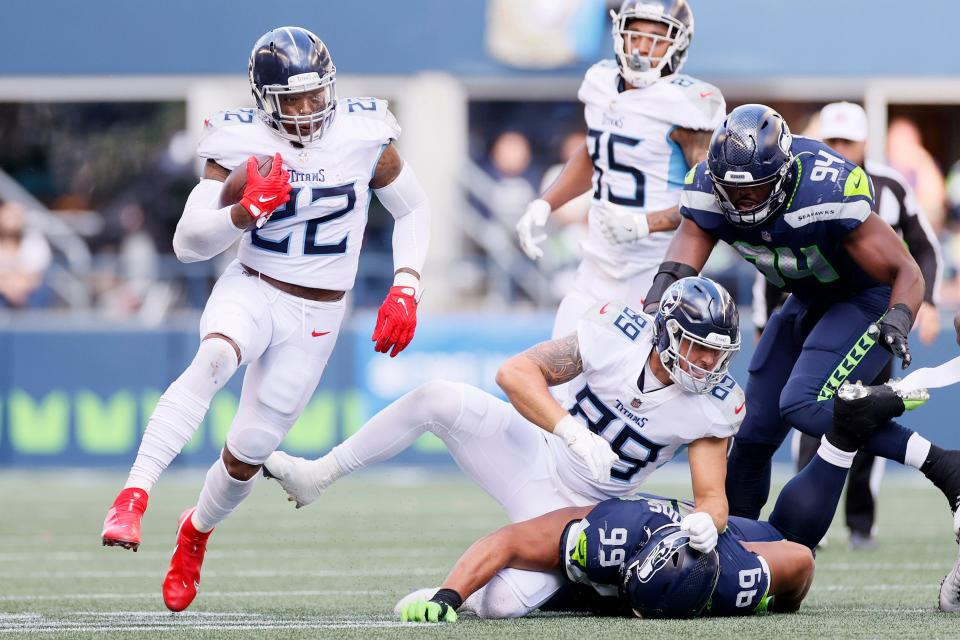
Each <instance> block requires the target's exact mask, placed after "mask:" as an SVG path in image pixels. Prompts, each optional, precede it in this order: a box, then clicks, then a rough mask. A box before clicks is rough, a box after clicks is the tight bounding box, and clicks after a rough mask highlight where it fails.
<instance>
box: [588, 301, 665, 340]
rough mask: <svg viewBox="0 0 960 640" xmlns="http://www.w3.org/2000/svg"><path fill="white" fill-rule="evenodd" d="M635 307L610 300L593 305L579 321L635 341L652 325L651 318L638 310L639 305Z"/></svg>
mask: <svg viewBox="0 0 960 640" xmlns="http://www.w3.org/2000/svg"><path fill="white" fill-rule="evenodd" d="M637 307H638V308H637V309H634V308H632V307H630V306H628V305H626V304H624V303H623V302H620V301H619V300H611V301H609V302H604V303H602V304H597V305H594V306H593V308H591V309H590V310H589V311H588V312H587V313H585V314H584V316H583V318H582V319H581V320H580V322H581V324H582V323H584V322H586V323H590V324H592V325H596V326H599V327H603V329H604V330H605V331H607V332H609V333H612V334H614V335H617V336H619V337H621V338H622V339H623V340H626V341H627V342H636V341H637V340H638V339H639V337H640V336H641V335H642V334H644V333H646V332H648V331H650V330H651V329H652V327H653V318H651V317H650V316H648V315H647V314H645V313H644V312H643V311H642V310H640V309H639V305H637Z"/></svg>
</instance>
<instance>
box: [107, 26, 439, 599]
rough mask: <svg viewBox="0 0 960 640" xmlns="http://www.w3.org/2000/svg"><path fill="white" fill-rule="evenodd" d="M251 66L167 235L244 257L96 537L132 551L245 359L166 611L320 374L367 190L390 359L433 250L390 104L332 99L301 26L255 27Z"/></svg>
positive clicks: (326, 64)
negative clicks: (376, 226)
mask: <svg viewBox="0 0 960 640" xmlns="http://www.w3.org/2000/svg"><path fill="white" fill-rule="evenodd" d="M249 73H250V84H251V89H252V91H253V95H254V98H255V100H256V105H257V107H256V108H255V109H239V110H234V111H225V112H221V113H218V114H216V115H214V116H212V117H211V118H210V119H208V121H207V123H206V131H205V132H204V135H203V138H202V140H201V141H200V145H199V154H200V156H201V157H202V158H205V159H206V165H205V166H204V170H203V177H202V179H201V180H200V182H199V184H198V185H197V186H196V187H194V189H193V191H192V192H191V194H190V196H189V198H188V200H187V203H186V206H185V208H184V212H183V217H182V218H181V220H180V223H179V224H178V225H177V230H176V234H175V235H174V239H173V246H174V250H175V252H176V254H177V257H178V258H180V260H182V261H184V262H193V261H198V260H208V259H210V258H212V257H214V256H216V255H218V254H219V253H221V252H222V251H224V250H226V249H227V248H228V247H230V246H231V245H232V244H233V243H234V242H236V241H237V240H239V241H240V246H239V251H238V255H237V259H236V260H234V261H233V262H232V263H231V264H230V266H229V267H228V268H227V270H226V271H225V272H224V274H223V275H222V276H221V277H220V279H219V280H218V281H217V284H216V286H215V287H214V289H213V292H212V293H211V295H210V299H209V300H208V301H207V305H206V308H205V309H204V312H203V316H202V318H201V320H200V336H201V338H202V340H201V342H200V347H199V349H198V351H197V354H196V357H195V358H194V360H193V362H192V363H191V364H190V365H189V366H188V367H187V369H186V371H184V372H183V374H182V375H181V376H180V377H179V378H177V380H175V381H174V382H173V383H172V384H171V385H170V387H169V388H168V389H167V390H166V392H165V393H164V394H163V395H162V396H161V397H160V400H159V402H158V403H157V407H156V409H155V410H154V412H153V414H152V415H151V417H150V419H149V421H148V423H147V428H146V432H145V433H144V435H143V440H142V442H141V445H140V450H139V452H138V454H137V458H136V461H135V462H134V464H133V467H132V469H131V471H130V476H129V479H128V481H127V484H126V486H125V488H124V489H123V491H121V492H120V495H119V496H117V499H116V501H115V502H114V504H113V506H112V507H111V508H110V510H109V512H108V514H107V518H106V521H105V522H104V529H103V534H102V539H103V544H105V545H115V546H122V547H125V548H128V549H133V550H136V549H137V546H138V545H139V544H140V521H141V518H142V516H143V512H144V510H145V509H146V507H147V497H148V495H149V492H150V491H151V489H152V488H153V485H154V483H156V482H157V480H158V478H159V476H160V474H161V473H162V472H163V471H164V469H166V468H167V466H168V465H169V464H170V462H171V461H172V460H173V458H174V457H176V456H177V454H179V453H180V451H181V449H182V448H183V447H184V445H186V443H187V442H188V441H189V440H190V438H191V436H193V434H194V432H195V431H196V430H197V427H198V426H199V425H200V422H201V421H202V420H203V418H204V416H205V415H206V413H207V410H208V408H209V406H210V401H211V399H212V398H213V396H214V394H216V393H217V391H219V390H220V389H222V388H223V386H224V385H225V384H226V383H227V381H228V380H229V379H230V378H231V376H232V375H233V374H234V372H235V371H236V370H237V368H238V367H239V366H240V365H243V364H246V365H248V366H247V371H246V375H245V377H244V383H243V391H242V393H241V396H240V403H239V408H238V410H237V413H236V416H235V417H234V419H233V423H232V424H231V427H230V431H229V433H228V435H227V439H226V444H225V445H224V447H223V452H222V455H221V457H220V458H218V459H217V461H216V462H214V464H213V466H212V467H211V468H210V470H209V472H208V473H207V476H206V480H205V482H204V484H203V489H202V490H201V492H200V497H199V500H198V501H197V505H196V506H195V507H192V508H190V509H188V510H187V511H185V512H184V513H183V515H182V516H181V517H180V525H179V529H178V531H177V541H176V547H175V550H174V554H173V558H172V560H171V562H170V570H169V572H168V573H167V577H166V579H165V581H164V583H163V598H164V602H165V603H166V605H167V607H169V608H170V609H171V610H173V611H180V610H183V609H185V608H186V607H187V606H189V604H190V603H191V601H192V600H193V599H194V597H195V596H196V594H197V587H198V585H199V582H200V567H201V564H202V562H203V555H204V549H205V546H206V544H207V539H208V538H209V536H210V533H211V531H212V530H213V528H214V526H216V525H217V523H219V522H221V521H222V520H224V519H225V518H226V517H227V516H229V515H230V513H231V512H233V510H234V509H235V508H236V507H237V506H238V505H239V504H240V502H242V501H243V499H244V498H246V496H247V495H249V493H250V491H251V490H252V489H253V485H254V482H255V481H256V477H257V475H258V471H259V469H260V467H261V465H262V464H263V462H264V461H265V460H266V459H267V456H269V455H270V454H271V453H272V452H273V451H274V449H275V448H276V447H277V445H278V444H279V443H280V441H281V440H283V438H284V436H285V435H286V433H287V431H289V430H290V428H291V427H292V426H293V424H294V422H296V420H297V418H298V417H299V416H300V413H301V412H302V411H303V408H304V406H305V405H306V404H307V402H308V400H309V399H310V397H311V395H312V394H313V392H314V389H315V388H316V386H317V384H318V383H319V381H320V376H321V374H322V373H323V369H324V366H325V365H326V363H327V360H328V358H329V357H330V354H331V352H332V350H333V346H334V344H335V343H336V339H337V335H338V333H339V331H340V325H341V321H342V319H343V315H344V309H345V303H344V295H345V293H346V292H347V291H348V290H350V289H351V288H352V287H353V284H354V279H355V276H356V271H357V260H358V255H359V252H360V245H361V241H362V238H363V230H364V226H365V225H366V220H367V215H366V211H367V205H368V203H369V200H370V197H371V194H370V190H371V189H373V190H374V191H375V192H376V194H377V197H378V198H379V200H380V202H382V203H383V205H384V206H385V207H386V208H387V210H389V211H390V213H391V214H392V215H393V216H394V218H395V223H394V231H393V247H394V265H395V268H396V271H395V276H394V286H393V287H392V288H391V289H390V291H389V294H388V295H387V298H386V300H385V301H384V303H383V305H382V306H381V308H380V312H379V315H378V317H377V323H376V328H375V330H374V333H373V340H374V341H375V342H376V345H375V348H376V350H377V351H380V352H383V353H386V352H388V351H390V355H391V356H395V355H397V353H399V352H400V351H402V350H403V349H404V348H405V347H406V346H407V344H408V343H409V342H410V340H411V339H412V338H413V333H414V329H415V327H416V309H417V300H418V298H419V281H420V271H421V269H422V266H423V263H424V259H425V256H426V250H427V238H428V233H429V223H430V210H429V206H428V203H427V198H426V195H425V194H424V192H423V189H422V188H421V187H420V184H419V182H418V181H417V178H416V177H415V175H414V173H413V170H412V169H411V168H410V167H409V165H407V164H405V163H404V162H403V160H402V159H401V158H400V156H399V155H398V153H397V151H396V149H395V148H394V146H393V142H394V140H396V138H397V136H399V134H400V127H399V126H398V125H397V122H396V120H395V119H394V117H393V115H392V114H391V113H390V111H388V109H387V104H386V102H384V101H383V100H377V99H375V98H354V99H348V100H345V101H338V100H337V97H336V91H335V81H336V68H335V67H334V65H333V60H332V59H331V57H330V52H329V51H328V50H327V47H326V46H325V45H324V44H323V42H321V41H320V39H319V38H317V36H316V35H314V34H313V33H311V32H310V31H307V30H306V29H302V28H299V27H283V28H278V29H274V30H272V31H269V32H267V33H266V34H264V35H263V36H262V37H261V38H260V39H259V40H258V41H257V42H256V44H255V45H254V48H253V52H252V54H251V56H250V65H249ZM252 156H268V157H272V158H273V162H272V167H271V168H270V170H269V172H268V174H267V175H265V176H262V175H261V172H260V170H259V167H258V164H265V162H264V163H258V160H257V159H256V158H255V157H252ZM238 168H239V169H238ZM235 169H238V170H239V171H245V173H246V184H245V186H244V187H243V193H242V197H240V198H238V199H239V200H240V201H239V203H233V202H227V203H225V202H223V201H222V199H223V196H224V195H226V194H225V193H222V191H226V190H225V189H224V181H225V180H227V178H228V176H230V175H231V171H232V170H235ZM233 177H234V178H236V177H238V176H233ZM230 182H231V183H232V182H233V180H232V179H231V180H230ZM227 186H228V187H229V186H230V185H229V184H228V185H227Z"/></svg>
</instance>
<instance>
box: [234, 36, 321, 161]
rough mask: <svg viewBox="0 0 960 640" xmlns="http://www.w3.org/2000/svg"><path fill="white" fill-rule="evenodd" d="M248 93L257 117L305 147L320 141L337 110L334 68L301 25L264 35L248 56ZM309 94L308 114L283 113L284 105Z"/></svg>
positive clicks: (317, 43) (319, 42) (316, 39)
mask: <svg viewBox="0 0 960 640" xmlns="http://www.w3.org/2000/svg"><path fill="white" fill-rule="evenodd" d="M249 72H250V90H251V91H252V92H253V99H254V100H255V101H256V103H257V109H258V110H259V113H260V117H261V118H262V119H263V121H264V122H266V123H267V124H268V125H269V126H270V127H272V128H273V129H275V130H276V131H277V133H279V134H280V135H281V136H283V137H284V138H286V139H287V140H291V141H293V142H297V143H300V144H304V143H307V142H313V141H314V140H318V139H320V136H322V135H323V133H324V132H325V131H326V130H327V129H328V128H329V127H330V123H331V122H333V117H334V115H335V114H336V109H337V92H336V76H337V68H336V67H335V66H333V58H331V57H330V51H328V50H327V45H325V44H323V42H322V41H321V40H320V38H318V37H317V36H316V35H314V34H313V33H311V32H310V31H307V30H306V29H303V28H301V27H279V28H277V29H273V30H271V31H268V32H267V33H265V34H263V35H262V36H261V37H260V39H259V40H257V42H256V44H254V45H253V52H252V53H251V54H250V66H249ZM300 94H309V95H310V102H309V104H310V105H311V109H312V111H311V112H310V113H306V114H300V113H298V114H292V115H291V114H286V113H284V112H283V108H282V105H283V102H284V101H285V100H289V99H290V97H296V96H299V95H300Z"/></svg>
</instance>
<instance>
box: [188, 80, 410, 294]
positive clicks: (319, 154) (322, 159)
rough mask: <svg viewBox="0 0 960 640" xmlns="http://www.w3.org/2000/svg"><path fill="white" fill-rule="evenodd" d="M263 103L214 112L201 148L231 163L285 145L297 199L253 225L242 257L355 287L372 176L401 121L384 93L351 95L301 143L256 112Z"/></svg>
mask: <svg viewBox="0 0 960 640" xmlns="http://www.w3.org/2000/svg"><path fill="white" fill-rule="evenodd" d="M255 111H256V110H255V109H236V110H231V111H222V112H219V113H217V114H215V115H213V116H211V117H210V118H208V119H207V120H206V127H205V129H204V134H203V138H202V139H201V141H200V145H199V149H198V153H199V155H200V156H201V157H203V158H207V159H208V160H213V161H214V162H216V163H217V164H219V165H220V166H222V167H225V168H227V169H230V170H233V169H234V168H236V167H238V166H240V165H242V164H243V163H244V162H246V160H247V158H248V157H250V156H251V155H266V156H272V155H273V154H275V153H277V152H280V153H281V155H282V156H283V163H284V168H286V169H287V170H288V171H289V173H290V184H291V185H292V187H293V190H292V191H291V193H290V201H289V202H288V203H287V204H286V205H284V206H283V207H282V208H279V209H277V210H276V211H274V213H273V215H272V216H271V217H270V220H269V221H268V222H267V224H266V225H264V226H263V228H262V229H254V230H251V231H250V232H249V233H245V234H244V235H243V237H242V239H241V241H240V248H239V251H238V256H237V257H238V259H239V260H240V262H242V263H243V264H245V265H247V266H248V267H251V268H252V269H255V270H256V271H259V272H260V273H264V274H267V275H269V276H271V277H273V278H276V279H278V280H282V281H283V282H289V283H292V284H297V285H302V286H307V287H313V288H321V289H332V290H337V291H348V290H350V289H351V288H352V287H353V284H354V280H355V278H356V273H357V261H358V259H359V255H360V245H361V243H362V240H363V230H364V227H365V226H366V223H367V209H368V208H369V205H370V184H369V183H370V179H371V177H372V176H373V173H374V170H375V169H376V166H377V161H378V160H379V158H380V154H381V153H382V151H383V149H384V148H385V146H386V145H388V144H389V143H390V142H391V141H393V140H396V139H397V137H398V136H399V135H400V126H399V125H398V124H397V121H396V118H394V117H393V114H392V113H390V111H389V110H388V108H387V103H386V101H384V100H378V99H376V98H349V99H346V100H344V101H343V102H342V104H340V105H339V107H338V110H337V115H336V117H335V118H334V119H333V122H332V124H331V126H330V129H329V130H328V131H326V132H325V133H324V135H323V137H321V138H320V139H319V140H318V141H316V142H312V143H308V144H306V145H304V146H303V147H302V148H300V149H299V150H294V148H293V147H291V145H290V143H289V142H286V141H285V140H283V139H282V138H280V137H279V136H277V135H276V132H275V131H273V130H272V129H271V128H270V127H268V126H267V125H266V124H264V122H263V121H262V120H261V119H260V118H257V117H255V115H256V114H255Z"/></svg>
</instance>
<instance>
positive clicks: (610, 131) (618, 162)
mask: <svg viewBox="0 0 960 640" xmlns="http://www.w3.org/2000/svg"><path fill="white" fill-rule="evenodd" d="M620 87H621V79H620V70H619V67H617V63H616V62H615V61H613V60H603V61H601V62H598V63H597V64H595V65H593V66H592V67H590V69H588V70H587V74H586V76H584V78H583V84H582V85H580V91H579V93H578V94H577V95H578V97H579V98H580V101H581V102H583V103H584V105H585V108H584V115H585V119H586V122H587V149H588V151H590V154H591V159H592V160H593V200H592V202H591V207H590V213H589V216H588V222H589V225H588V226H589V231H588V236H587V239H586V241H585V242H584V243H583V250H584V253H586V254H587V255H589V256H590V257H591V258H593V259H594V260H596V261H597V263H598V264H599V265H600V266H602V267H603V268H604V270H606V271H607V272H608V273H609V274H610V275H611V276H613V277H615V278H621V279H622V278H629V277H631V276H633V275H635V274H637V273H639V272H641V271H643V270H645V269H651V268H654V267H656V266H658V265H659V264H660V262H661V261H662V259H663V255H664V253H665V252H666V250H667V245H668V244H670V240H671V238H672V237H673V233H672V232H671V233H667V232H664V233H652V234H650V235H649V236H648V237H646V238H644V239H642V240H640V241H638V242H635V243H629V244H620V245H611V244H610V243H609V242H607V240H606V239H605V238H604V237H603V234H602V233H600V229H599V227H598V226H597V224H596V220H595V216H596V211H597V206H598V205H599V204H600V202H601V201H603V200H606V201H609V202H612V203H614V204H618V205H621V206H625V207H633V208H635V209H636V210H637V211H638V212H652V211H660V210H662V209H667V208H669V207H672V206H674V205H676V204H677V203H678V202H679V201H680V192H681V191H682V190H683V178H684V176H685V175H686V173H687V171H688V169H689V167H687V163H686V159H685V158H684V156H683V150H682V149H681V148H680V145H679V144H677V143H676V142H674V141H673V140H671V139H670V133H671V132H672V131H673V130H674V129H676V128H678V127H679V128H684V129H696V130H703V131H713V129H715V128H716V127H717V126H718V125H719V124H720V123H721V122H723V118H724V116H725V114H726V108H727V105H726V102H724V99H723V95H722V94H721V93H720V90H719V89H717V88H716V87H715V86H713V85H711V84H707V83H706V82H702V81H700V80H697V79H696V78H691V77H690V76H686V75H683V74H674V75H671V76H668V77H665V78H661V79H660V80H658V81H657V82H655V83H653V84H651V85H649V86H647V87H643V88H640V89H630V90H628V91H623V92H621V91H620Z"/></svg>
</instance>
